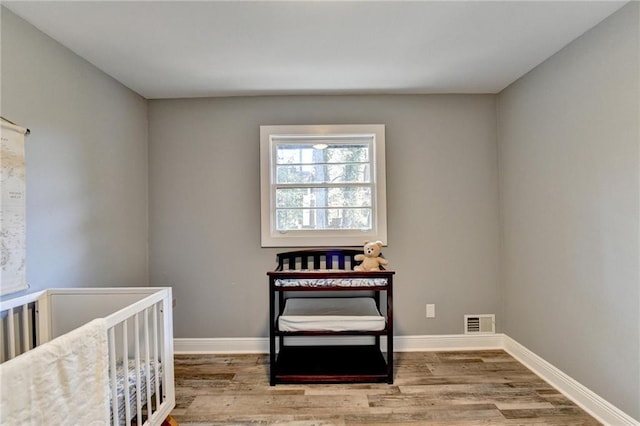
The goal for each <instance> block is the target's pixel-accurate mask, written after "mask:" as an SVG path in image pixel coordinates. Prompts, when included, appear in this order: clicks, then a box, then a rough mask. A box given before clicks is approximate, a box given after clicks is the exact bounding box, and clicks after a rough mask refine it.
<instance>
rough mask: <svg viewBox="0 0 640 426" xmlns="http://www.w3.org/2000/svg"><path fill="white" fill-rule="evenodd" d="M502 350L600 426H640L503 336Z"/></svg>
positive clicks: (576, 382)
mask: <svg viewBox="0 0 640 426" xmlns="http://www.w3.org/2000/svg"><path fill="white" fill-rule="evenodd" d="M503 349H504V350H505V351H507V352H508V353H509V354H510V355H511V356H512V357H514V358H515V359H517V360H518V361H519V362H521V363H522V364H524V365H525V366H526V367H527V368H529V369H530V370H532V371H533V372H534V373H536V374H537V375H538V376H540V377H542V378H543V379H544V380H545V381H546V382H547V383H549V384H550V385H551V386H553V387H555V388H556V389H557V390H559V391H560V392H562V393H563V394H564V395H565V396H566V397H567V398H569V399H570V400H572V401H573V402H575V403H576V404H577V405H578V406H580V407H581V408H582V409H584V410H585V411H586V412H587V413H589V414H591V415H592V416H593V417H595V418H596V419H598V421H600V422H602V423H603V424H605V425H616V426H623V425H625V426H626V425H629V426H638V425H640V422H638V421H637V420H634V419H633V418H631V416H629V415H627V414H626V413H624V412H623V411H621V410H620V409H618V408H617V407H615V406H614V405H613V404H611V403H609V402H608V401H606V400H604V399H603V398H601V397H600V396H598V395H597V394H595V393H594V392H592V391H591V390H590V389H588V388H587V387H585V386H584V385H582V384H581V383H579V382H578V381H576V380H574V379H573V378H571V377H569V376H568V375H567V374H565V373H563V372H562V371H561V370H559V369H558V368H556V367H554V366H553V365H551V364H550V363H548V362H547V361H545V360H544V359H542V358H540V357H539V356H538V355H536V354H534V353H533V352H531V351H530V350H529V349H527V348H525V347H524V346H522V345H521V344H520V343H518V342H516V341H515V340H513V339H512V338H510V337H509V336H504V348H503Z"/></svg>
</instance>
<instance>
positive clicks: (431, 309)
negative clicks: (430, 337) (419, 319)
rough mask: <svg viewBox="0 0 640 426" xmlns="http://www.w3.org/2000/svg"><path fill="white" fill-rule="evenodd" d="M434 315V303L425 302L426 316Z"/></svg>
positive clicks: (433, 316)
mask: <svg viewBox="0 0 640 426" xmlns="http://www.w3.org/2000/svg"><path fill="white" fill-rule="evenodd" d="M435 317H436V305H434V304H433V303H427V318H435Z"/></svg>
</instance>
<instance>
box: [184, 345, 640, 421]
mask: <svg viewBox="0 0 640 426" xmlns="http://www.w3.org/2000/svg"><path fill="white" fill-rule="evenodd" d="M299 339H304V341H300V343H301V344H314V343H315V344H320V342H322V344H334V345H335V344H341V343H344V339H345V338H344V337H335V338H332V337H324V338H322V339H323V340H318V338H317V337H305V338H299ZM347 339H349V338H347ZM367 339H369V340H367ZM370 339H371V338H370V337H352V338H350V340H349V342H350V343H353V344H358V343H366V342H368V341H370ZM381 341H382V342H381V343H382V345H383V347H384V345H385V339H384V338H382V339H381ZM173 342H174V351H175V353H176V354H198V353H199V354H205V353H206V354H232V353H235V354H237V353H268V352H269V339H268V338H266V337H256V338H251V337H249V338H219V339H218V338H216V339H174V340H173ZM393 344H394V350H395V351H397V352H411V351H455V350H482V349H485V350H486V349H504V350H505V351H507V352H508V353H509V354H510V355H511V356H513V357H514V358H515V359H517V360H518V361H519V362H521V363H522V364H524V365H525V366H527V367H528V368H529V369H531V370H532V371H533V372H535V373H536V374H537V375H538V376H540V377H541V378H542V379H544V380H545V381H547V382H548V383H549V384H551V385H552V386H553V387H555V388H556V389H558V390H559V391H560V392H562V393H563V394H564V395H565V396H566V397H567V398H569V399H570V400H572V401H573V402H575V403H576V404H577V405H578V406H580V407H581V408H582V409H584V410H585V411H586V412H588V413H589V414H591V415H592V416H593V417H595V418H596V419H597V420H598V421H600V422H602V423H603V424H605V425H616V426H640V422H639V421H637V420H635V419H633V418H632V417H631V416H629V415H628V414H626V413H624V412H623V411H621V410H620V409H618V408H617V407H615V406H614V405H613V404H611V403H609V402H608V401H606V400H605V399H603V398H601V397H600V396H598V395H597V394H595V393H594V392H592V391H591V390H589V389H588V388H586V387H585V386H583V385H582V384H580V383H579V382H578V381H576V380H574V379H572V378H571V377H569V376H568V375H567V374H565V373H563V372H562V371H561V370H559V369H558V368H556V367H554V366H553V365H551V364H550V363H548V362H547V361H545V360H544V359H542V358H540V357H539V356H538V355H536V354H534V353H533V352H531V351H530V350H529V349H527V348H525V347H524V346H522V345H521V344H519V343H518V342H516V341H515V340H513V339H512V338H510V337H509V336H506V335H504V334H501V333H496V334H484V335H469V334H452V335H433V336H396V337H394V339H393Z"/></svg>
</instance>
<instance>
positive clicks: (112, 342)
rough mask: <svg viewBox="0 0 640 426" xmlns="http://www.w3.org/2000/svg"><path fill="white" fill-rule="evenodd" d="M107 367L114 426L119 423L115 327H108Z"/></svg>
mask: <svg viewBox="0 0 640 426" xmlns="http://www.w3.org/2000/svg"><path fill="white" fill-rule="evenodd" d="M109 369H110V370H111V413H112V414H113V424H114V426H119V425H120V418H119V416H118V380H117V375H116V373H117V371H116V333H115V327H111V328H110V329H109Z"/></svg>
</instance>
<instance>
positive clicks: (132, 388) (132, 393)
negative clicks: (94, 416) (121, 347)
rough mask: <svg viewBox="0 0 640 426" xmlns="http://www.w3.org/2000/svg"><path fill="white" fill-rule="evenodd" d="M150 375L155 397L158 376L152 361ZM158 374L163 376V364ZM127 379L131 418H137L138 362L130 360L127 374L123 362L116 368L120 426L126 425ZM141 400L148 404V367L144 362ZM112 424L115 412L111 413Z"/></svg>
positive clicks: (152, 391)
mask: <svg viewBox="0 0 640 426" xmlns="http://www.w3.org/2000/svg"><path fill="white" fill-rule="evenodd" d="M149 369H150V370H151V371H150V373H151V374H150V375H149V384H150V386H151V395H154V394H155V392H156V374H155V363H154V362H153V361H150V366H149ZM158 373H159V374H160V375H162V364H161V363H158ZM125 377H126V380H127V381H128V382H129V401H128V402H127V404H128V405H129V410H130V413H131V417H132V418H133V417H135V416H136V399H137V391H138V389H137V383H136V362H135V360H133V359H130V360H128V362H127V366H126V372H125V366H124V365H123V363H122V362H119V363H118V365H117V367H116V378H117V387H116V388H117V394H118V417H119V423H118V424H126V423H125V416H126V411H125V410H126V406H125V403H124V400H125V390H124V384H125ZM140 400H141V401H142V404H143V405H144V404H146V402H147V366H146V364H145V363H144V362H143V363H141V364H140ZM111 423H112V424H113V423H114V422H113V411H112V412H111Z"/></svg>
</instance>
